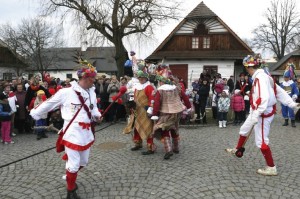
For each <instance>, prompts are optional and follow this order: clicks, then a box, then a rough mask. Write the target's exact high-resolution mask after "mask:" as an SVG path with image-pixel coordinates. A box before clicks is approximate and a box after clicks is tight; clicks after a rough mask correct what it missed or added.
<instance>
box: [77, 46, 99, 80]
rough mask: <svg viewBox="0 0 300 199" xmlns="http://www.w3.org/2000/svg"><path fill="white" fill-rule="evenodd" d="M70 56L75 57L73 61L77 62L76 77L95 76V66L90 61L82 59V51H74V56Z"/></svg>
mask: <svg viewBox="0 0 300 199" xmlns="http://www.w3.org/2000/svg"><path fill="white" fill-rule="evenodd" d="M72 57H73V58H75V59H76V61H75V62H76V63H78V64H79V65H77V67H76V69H77V76H78V78H86V77H96V75H97V70H96V68H95V67H94V66H93V65H92V64H91V63H90V62H88V61H87V60H84V59H83V54H82V52H79V51H76V53H75V56H72Z"/></svg>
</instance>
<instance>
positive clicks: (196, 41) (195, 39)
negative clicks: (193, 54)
mask: <svg viewBox="0 0 300 199" xmlns="http://www.w3.org/2000/svg"><path fill="white" fill-rule="evenodd" d="M197 48H199V38H198V37H193V38H192V49H197Z"/></svg>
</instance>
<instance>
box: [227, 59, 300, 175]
mask: <svg viewBox="0 0 300 199" xmlns="http://www.w3.org/2000/svg"><path fill="white" fill-rule="evenodd" d="M243 64H244V66H245V67H246V68H247V70H248V71H252V72H253V74H252V79H253V84H252V89H251V93H250V103H251V109H250V114H249V116H248V117H247V119H246V121H245V122H244V124H243V125H242V126H241V128H240V132H239V134H240V138H239V141H238V144H237V146H236V148H235V149H226V151H227V152H229V153H233V154H235V155H236V156H238V157H242V156H243V152H244V151H245V148H244V145H245V143H246V141H247V139H248V137H249V136H250V134H251V131H252V129H253V130H254V135H255V143H256V146H257V147H258V148H260V150H261V152H262V154H263V156H264V158H265V160H266V164H267V166H266V167H265V168H263V169H258V170H257V173H258V174H261V175H277V169H276V166H275V164H274V161H273V157H272V152H271V149H270V147H269V133H270V125H271V123H272V121H273V119H274V114H275V113H276V100H278V101H280V102H284V104H285V105H288V106H289V107H293V108H295V109H297V107H298V104H296V103H294V102H293V100H292V99H291V97H290V96H288V95H287V93H286V92H285V91H284V90H283V89H282V88H281V87H280V86H278V85H277V84H276V83H275V81H274V80H273V78H272V77H271V76H270V75H268V74H267V73H266V72H265V70H263V69H259V68H260V66H261V58H260V56H259V55H256V56H251V55H248V56H247V57H246V58H245V59H244V62H243ZM248 67H253V68H248Z"/></svg>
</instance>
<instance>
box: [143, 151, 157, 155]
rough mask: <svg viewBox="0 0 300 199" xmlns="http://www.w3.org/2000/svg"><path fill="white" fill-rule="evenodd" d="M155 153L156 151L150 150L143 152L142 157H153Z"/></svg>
mask: <svg viewBox="0 0 300 199" xmlns="http://www.w3.org/2000/svg"><path fill="white" fill-rule="evenodd" d="M153 153H154V151H151V150H148V151H143V152H142V155H151V154H153Z"/></svg>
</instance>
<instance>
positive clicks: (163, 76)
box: [156, 64, 173, 84]
mask: <svg viewBox="0 0 300 199" xmlns="http://www.w3.org/2000/svg"><path fill="white" fill-rule="evenodd" d="M172 77H173V76H172V71H171V70H170V68H169V66H168V65H166V64H160V65H158V67H157V69H156V80H158V81H160V82H163V83H165V84H171V83H172Z"/></svg>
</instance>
